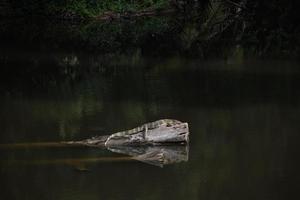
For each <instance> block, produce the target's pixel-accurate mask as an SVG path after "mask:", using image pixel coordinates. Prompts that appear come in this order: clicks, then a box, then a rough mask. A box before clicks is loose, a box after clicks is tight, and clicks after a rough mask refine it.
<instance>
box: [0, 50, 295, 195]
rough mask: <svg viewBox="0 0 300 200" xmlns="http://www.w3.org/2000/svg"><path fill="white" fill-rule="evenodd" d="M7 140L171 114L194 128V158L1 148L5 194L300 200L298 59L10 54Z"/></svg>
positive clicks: (70, 135) (79, 133)
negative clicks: (160, 161) (297, 199)
mask: <svg viewBox="0 0 300 200" xmlns="http://www.w3.org/2000/svg"><path fill="white" fill-rule="evenodd" d="M1 66H2V67H1V87H0V92H1V95H0V141H1V143H2V144H8V143H32V142H40V143H43V142H55V141H61V140H77V139H83V138H89V137H92V136H95V135H104V134H108V133H113V132H116V131H119V130H126V129H129V128H132V127H135V126H137V125H139V124H141V123H144V122H149V121H153V120H157V119H161V118H174V119H178V120H182V121H186V122H188V123H189V126H190V147H189V160H188V162H181V163H177V164H173V165H167V166H165V167H164V168H159V167H156V166H152V165H148V164H145V163H142V162H138V161H134V160H131V159H128V158H127V157H126V156H122V155H118V154H116V153H112V152H108V151H106V150H103V149H96V148H84V147H76V148H73V147H72V148H71V147H53V146H51V145H50V146H49V147H39V148H37V147H32V146H30V145H28V146H26V147H22V148H21V147H18V148H17V147H11V148H8V147H7V146H6V147H3V145H2V146H1V147H0V156H1V157H0V160H1V165H0V186H1V199H5V200H7V199H22V200H23V199H30V200H33V199H85V200H90V199H91V200H92V199H191V200H192V199H264V200H265V199H272V200H275V199H292V198H293V197H294V196H295V195H296V194H297V193H298V190H297V189H298V188H299V181H300V179H299V173H298V171H299V170H298V168H299V159H298V157H299V150H298V144H299V138H300V136H299V131H300V123H299V118H300V104H299V102H300V101H299V100H300V90H299V85H300V73H299V72H300V68H299V67H300V66H299V64H298V63H297V62H294V61H280V60H274V59H273V60H272V59H270V60H264V61H261V60H257V59H247V60H245V59H243V58H241V57H239V56H233V57H229V58H227V59H225V60H223V59H216V60H212V59H210V60H208V61H200V60H197V59H186V58H185V59H184V58H180V57H179V56H178V55H176V56H172V57H170V56H169V57H167V58H160V59H157V58H156V59H155V58H151V57H150V58H149V57H147V58H144V57H143V56H141V55H140V52H139V51H135V52H134V53H132V54H131V56H121V55H118V56H112V55H105V56H103V55H95V54H87V53H81V54H80V53H70V52H68V53H64V52H55V53H53V52H52V53H51V52H47V51H40V52H37V51H30V52H28V51H23V50H16V49H15V50H13V51H12V50H10V51H6V52H2V56H1Z"/></svg>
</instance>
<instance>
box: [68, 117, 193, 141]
mask: <svg viewBox="0 0 300 200" xmlns="http://www.w3.org/2000/svg"><path fill="white" fill-rule="evenodd" d="M188 142H189V128H188V124H187V123H183V122H180V121H178V120H173V119H162V120H158V121H155V122H151V123H147V124H143V125H141V126H139V127H136V128H134V129H131V130H127V131H122V132H118V133H114V134H112V135H109V136H107V135H106V136H97V137H93V138H90V139H86V140H81V141H69V142H64V143H66V144H77V145H78V144H81V145H86V146H96V147H97V146H98V147H103V146H104V147H113V146H137V145H166V144H187V143H188Z"/></svg>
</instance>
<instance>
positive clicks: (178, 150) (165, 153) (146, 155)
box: [108, 145, 189, 167]
mask: <svg viewBox="0 0 300 200" xmlns="http://www.w3.org/2000/svg"><path fill="white" fill-rule="evenodd" d="M188 148H189V147H188V145H177V146H174V145H173V146H139V147H132V146H127V147H126V146H120V147H109V148H108V149H109V150H110V151H112V152H116V153H121V154H125V155H130V156H133V159H135V160H138V161H141V162H144V163H147V164H150V165H155V166H159V167H163V166H164V165H169V164H174V163H180V162H187V161H188V159H189V154H188V153H189V151H188Z"/></svg>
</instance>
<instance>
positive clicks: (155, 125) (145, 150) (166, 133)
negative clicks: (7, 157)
mask: <svg viewBox="0 0 300 200" xmlns="http://www.w3.org/2000/svg"><path fill="white" fill-rule="evenodd" d="M188 142H189V128H188V124H187V123H183V122H180V121H178V120H172V119H163V120H158V121H155V122H151V123H147V124H143V125H141V126H139V127H136V128H134V129H130V130H127V131H122V132H118V133H114V134H111V135H104V136H97V137H93V138H90V139H85V140H80V141H67V142H65V141H64V142H44V143H17V144H1V145H0V149H1V148H9V149H10V148H28V147H35V148H40V147H42V148H44V147H68V146H69V147H70V146H71V147H72V146H75V147H76V146H91V147H97V148H103V149H107V150H109V151H112V152H115V153H119V154H124V155H129V156H130V157H117V158H88V159H85V160H80V159H79V160H78V159H63V160H46V161H45V162H43V163H67V164H68V163H69V164H70V163H71V164H72V163H73V164H74V163H75V164H76V165H77V166H84V165H83V163H84V162H98V161H124V160H138V161H141V162H144V163H147V164H151V165H155V166H159V167H163V166H164V165H167V164H173V163H178V162H186V161H187V160H188V148H189V146H188ZM18 163H22V162H19V161H18ZM23 163H24V164H26V163H37V164H38V163H40V162H34V161H31V162H27V161H24V162H23ZM77 168H78V167H77ZM80 168H81V169H84V167H80Z"/></svg>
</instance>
